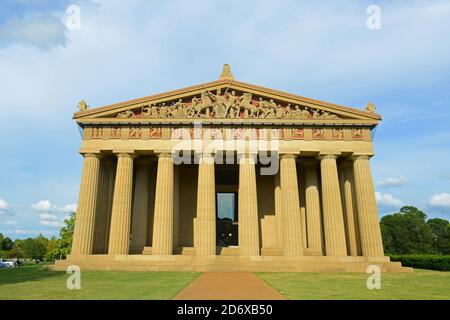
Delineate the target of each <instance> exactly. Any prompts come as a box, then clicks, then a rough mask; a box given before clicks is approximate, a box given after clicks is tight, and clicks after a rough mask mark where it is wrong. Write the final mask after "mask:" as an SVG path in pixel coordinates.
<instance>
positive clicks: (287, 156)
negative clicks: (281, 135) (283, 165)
mask: <svg viewBox="0 0 450 320" xmlns="http://www.w3.org/2000/svg"><path fill="white" fill-rule="evenodd" d="M298 156H299V155H298V154H296V153H282V154H280V159H297V157H298Z"/></svg>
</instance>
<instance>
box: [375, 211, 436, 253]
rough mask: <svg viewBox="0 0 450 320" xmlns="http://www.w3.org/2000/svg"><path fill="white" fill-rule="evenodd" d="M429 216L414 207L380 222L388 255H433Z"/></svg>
mask: <svg viewBox="0 0 450 320" xmlns="http://www.w3.org/2000/svg"><path fill="white" fill-rule="evenodd" d="M426 219H427V215H426V214H425V213H424V212H423V211H420V210H419V209H417V208H415V207H412V206H405V207H402V208H401V209H400V212H397V213H394V214H392V215H387V216H384V217H383V218H382V219H381V221H380V226H381V233H382V237H383V244H384V249H385V251H386V252H387V253H394V254H407V253H431V252H432V251H433V250H432V230H431V227H430V225H429V224H427V223H426Z"/></svg>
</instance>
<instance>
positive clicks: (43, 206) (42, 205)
mask: <svg viewBox="0 0 450 320" xmlns="http://www.w3.org/2000/svg"><path fill="white" fill-rule="evenodd" d="M31 206H32V207H33V209H34V210H36V211H41V212H48V211H51V210H53V207H54V206H53V205H52V204H51V203H50V201H48V200H41V201H39V202H38V203H35V204H33V205H31Z"/></svg>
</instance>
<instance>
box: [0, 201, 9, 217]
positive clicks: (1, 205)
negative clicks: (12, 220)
mask: <svg viewBox="0 0 450 320" xmlns="http://www.w3.org/2000/svg"><path fill="white" fill-rule="evenodd" d="M6 208H8V202H6V200H3V199H1V198H0V215H2V214H4V213H5V212H4V211H3V210H5V209H6Z"/></svg>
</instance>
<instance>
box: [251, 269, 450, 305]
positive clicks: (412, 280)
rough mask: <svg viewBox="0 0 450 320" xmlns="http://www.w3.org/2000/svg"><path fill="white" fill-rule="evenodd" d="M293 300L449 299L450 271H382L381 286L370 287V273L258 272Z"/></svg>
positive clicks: (262, 277)
mask: <svg viewBox="0 0 450 320" xmlns="http://www.w3.org/2000/svg"><path fill="white" fill-rule="evenodd" d="M257 276H259V277H260V278H261V279H263V280H264V281H266V282H267V283H268V284H269V285H270V286H272V287H273V288H275V289H276V290H278V291H279V292H280V293H281V294H283V295H284V296H285V297H287V298H288V299H293V300H299V299H301V300H316V299H335V300H356V299H361V300H373V299H379V300H397V299H398V300H428V299H432V300H440V299H444V300H449V299H450V272H439V271H429V270H418V269H414V272H413V273H383V274H382V275H381V289H379V290H377V289H372V290H369V289H367V286H366V281H367V278H368V277H369V274H361V273H257Z"/></svg>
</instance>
